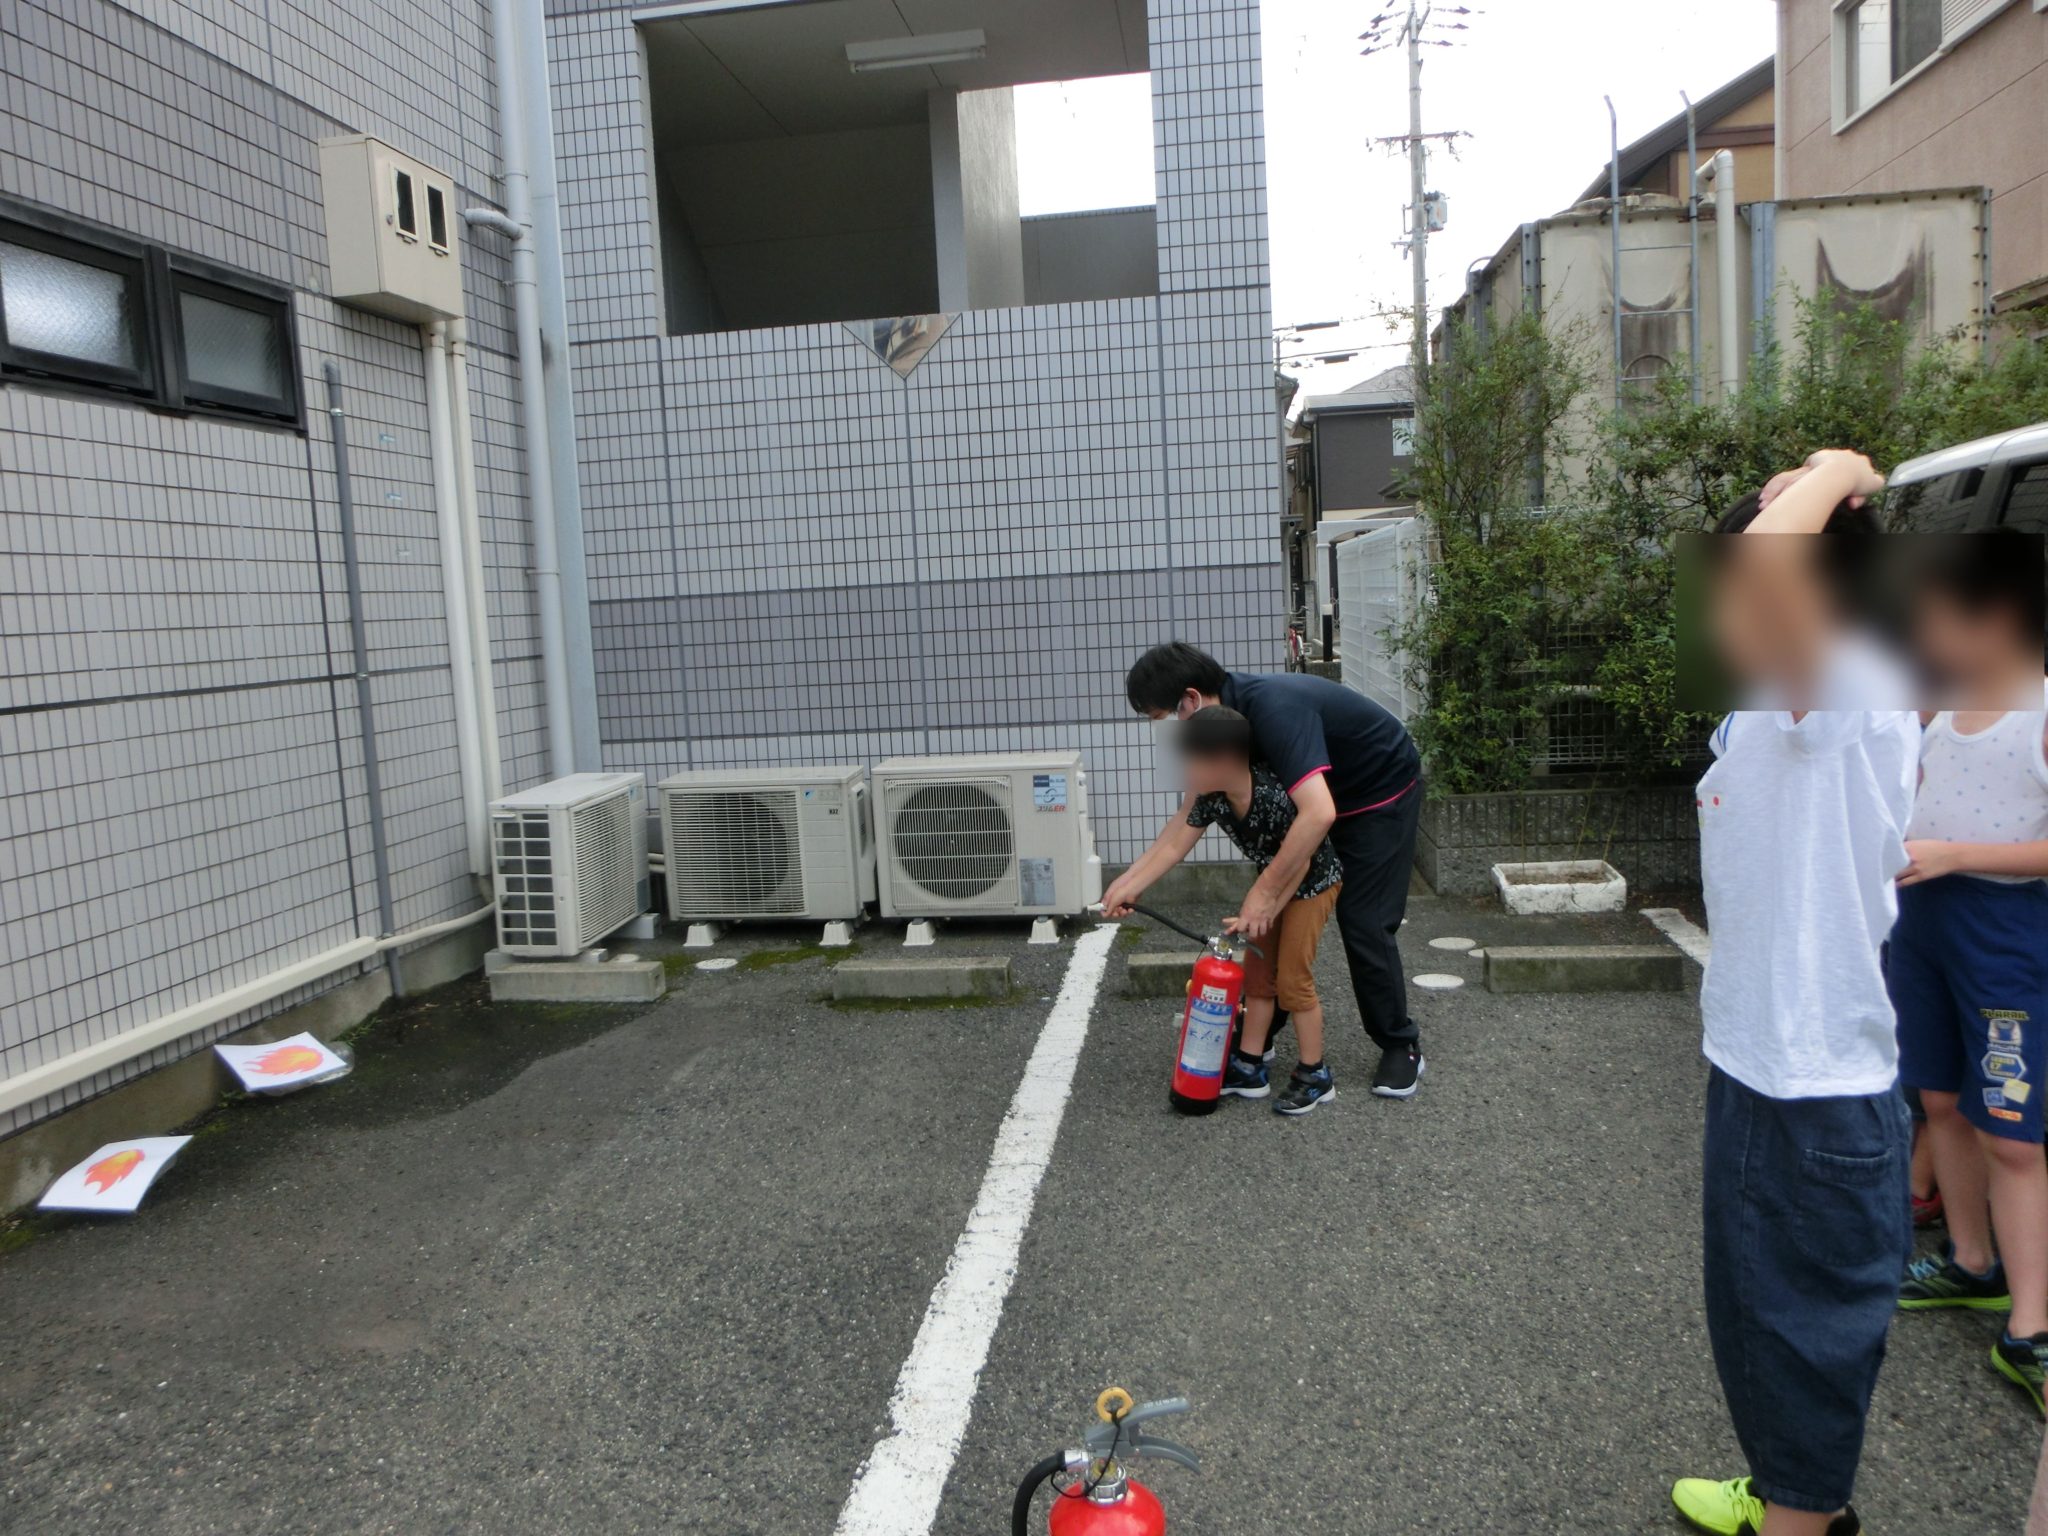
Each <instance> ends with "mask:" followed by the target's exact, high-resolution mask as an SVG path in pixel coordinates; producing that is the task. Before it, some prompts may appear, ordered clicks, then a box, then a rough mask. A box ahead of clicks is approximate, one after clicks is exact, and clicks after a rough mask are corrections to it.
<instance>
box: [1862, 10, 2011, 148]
mask: <svg viewBox="0 0 2048 1536" xmlns="http://www.w3.org/2000/svg"><path fill="white" fill-rule="evenodd" d="M1886 3H1887V5H1888V6H1896V5H1899V4H1902V3H1904V0H1886ZM1929 3H1938V0H1929ZM1864 4H1865V0H1834V10H1833V14H1832V16H1831V17H1830V29H1831V37H1830V42H1829V50H1830V52H1831V53H1832V55H1833V58H1832V69H1833V74H1834V130H1835V132H1836V133H1842V132H1844V131H1846V130H1847V129H1849V128H1851V127H1853V126H1854V125H1855V124H1857V123H1859V122H1861V121H1862V120H1863V119H1864V118H1866V117H1868V116H1869V115H1870V114H1871V113H1873V112H1875V111H1876V110H1877V109H1878V108H1879V107H1881V106H1883V105H1884V104H1885V103H1886V102H1887V101H1889V100H1891V98H1892V96H1893V95H1894V94H1895V93H1896V92H1898V91H1901V90H1904V89H1905V88H1906V87H1907V86H1908V85H1911V84H1912V83H1913V82H1914V81H1915V80H1917V79H1919V78H1920V77H1921V76H1922V75H1923V74H1925V73H1926V72H1927V71H1928V70H1930V69H1932V68H1934V66H1935V65H1937V64H1939V63H1940V62H1941V61H1942V60H1943V59H1945V58H1946V57H1948V53H1949V50H1950V48H1952V47H1953V46H1954V45H1955V43H1956V41H1957V39H1956V38H1954V37H1951V36H1950V35H1949V34H1948V31H1947V29H1946V26H1944V28H1943V30H1942V33H1941V37H1940V41H1938V42H1937V43H1936V44H1935V45H1934V49H1933V51H1932V52H1930V53H1929V54H1928V55H1927V56H1926V57H1925V58H1924V59H1921V60H1920V61H1919V62H1918V63H1916V64H1915V65H1913V67H1912V68H1911V69H1908V70H1906V71H1904V72H1903V73H1900V74H1894V73H1892V71H1893V70H1895V69H1897V68H1898V46H1899V18H1898V13H1897V12H1896V11H1892V12H1889V13H1888V14H1887V16H1886V18H1885V73H1886V75H1887V77H1888V78H1887V80H1886V82H1885V84H1884V85H1883V86H1882V87H1881V88H1879V89H1878V90H1876V91H1875V92H1873V93H1872V94H1871V96H1870V99H1869V100H1868V101H1866V102H1864V103H1863V104H1862V105H1861V106H1858V105H1857V104H1856V102H1855V100H1854V99H1853V97H1852V96H1851V94H1850V85H1851V80H1852V71H1853V70H1854V69H1855V67H1856V51H1857V49H1856V44H1857V38H1856V28H1857V22H1856V13H1857V12H1858V11H1859V10H1861V9H1862V8H1863V6H1864ZM2003 8H2004V7H2003V6H2002V5H2001V6H2000V9H2003Z"/></svg>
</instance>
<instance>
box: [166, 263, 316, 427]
mask: <svg viewBox="0 0 2048 1536" xmlns="http://www.w3.org/2000/svg"><path fill="white" fill-rule="evenodd" d="M171 282H172V285H173V286H174V287H175V288H176V290H177V295H178V313H177V332H178V381H177V382H178V393H179V395H180V397H181V399H182V402H183V403H184V404H185V405H188V406H210V407H213V408H215V409H218V410H228V411H245V412H249V413H251V414H255V415H262V416H279V417H286V418H290V417H295V416H297V414H298V401H297V398H296V396H297V391H296V390H295V389H294V388H293V387H292V369H291V356H292V346H291V329H292V319H291V306H290V304H288V303H287V302H286V301H285V300H283V299H281V298H272V297H268V296H266V295H262V294H256V293H251V292H248V291H247V290H245V289H239V288H234V287H230V286H228V285H227V284H224V283H216V282H210V281H208V280H207V279H205V278H201V277H197V276H194V275H192V274H190V273H187V272H180V271H176V270H173V272H172V274H171Z"/></svg>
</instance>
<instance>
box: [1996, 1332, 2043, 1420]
mask: <svg viewBox="0 0 2048 1536" xmlns="http://www.w3.org/2000/svg"><path fill="white" fill-rule="evenodd" d="M2044 1357H2048V1333H2037V1334H2035V1335H2034V1336H2033V1337H2032V1338H2030V1339H2016V1338H2014V1337H2013V1336H2012V1335H2011V1334H2010V1333H2001V1334H2000V1335H1999V1339H1998V1342H1997V1343H1996V1344H1994V1345H1992V1346H1991V1363H1992V1364H1993V1365H1994V1366H1996V1367H1997V1368H1998V1374H1999V1375H2001V1376H2003V1377H2004V1378H2005V1379H2006V1380H2007V1381H2009V1382H2011V1383H2012V1384H2013V1385H2014V1386H2016V1387H2018V1388H2020V1390H2022V1391H2023V1392H2025V1393H2026V1394H2027V1396H2029V1397H2031V1398H2032V1399H2033V1400H2034V1407H2035V1409H2036V1411H2038V1412H2040V1413H2043V1414H2048V1403H2044V1402H2043V1401H2042V1396H2041V1383H2042V1378H2043V1376H2044V1374H2048V1372H2044V1370H2043V1367H2044V1366H2048V1358H2044Z"/></svg>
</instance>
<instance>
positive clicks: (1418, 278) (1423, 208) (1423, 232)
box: [1359, 0, 1478, 392]
mask: <svg viewBox="0 0 2048 1536" xmlns="http://www.w3.org/2000/svg"><path fill="white" fill-rule="evenodd" d="M1477 14H1478V12H1476V11H1474V10H1473V9H1471V8H1470V7H1469V6H1464V5H1455V6H1440V5H1437V4H1435V3H1434V0H1408V10H1407V13H1406V15H1405V16H1403V15H1401V13H1399V12H1396V11H1382V12H1381V13H1380V14H1379V15H1377V16H1375V17H1373V19H1372V21H1371V23H1370V24H1369V25H1368V28H1367V30H1366V31H1365V32H1363V33H1361V34H1360V35H1359V41H1360V42H1362V43H1364V44H1365V45H1366V46H1365V48H1364V49H1362V50H1361V52H1362V53H1363V55H1364V56H1365V57H1367V58H1370V57H1371V56H1372V55H1373V54H1375V53H1383V52H1386V51H1387V50H1389V49H1391V48H1393V47H1395V46H1397V45H1405V46H1406V48H1407V50H1408V131H1407V133H1405V134H1401V135H1398V136H1396V137H1393V138H1386V139H1382V140H1380V142H1381V143H1382V144H1384V145H1386V146H1387V147H1388V148H1390V149H1391V148H1394V147H1395V146H1397V145H1398V146H1400V147H1402V148H1404V149H1406V150H1407V151H1408V227H1407V230H1406V235H1407V238H1406V239H1405V240H1404V241H1402V242H1401V243H1402V244H1403V245H1405V246H1406V247H1407V250H1408V258H1409V261H1410V263H1411V265H1412V267H1413V269H1414V275H1415V296H1414V301H1413V304H1414V314H1413V316H1412V321H1411V323H1412V326H1413V331H1414V334H1413V335H1412V336H1411V338H1410V355H1411V359H1412V366H1413V368H1414V372H1415V388H1416V390H1417V391H1418V392H1420V390H1421V389H1422V386H1423V383H1424V380H1425V379H1426V378H1427V376H1428V373H1429V234H1430V219H1431V217H1432V212H1433V210H1435V209H1436V208H1438V207H1439V202H1438V199H1437V197H1436V195H1435V194H1434V193H1432V192H1431V191H1430V190H1429V143H1430V140H1432V139H1438V140H1441V141H1443V142H1444V143H1446V144H1448V143H1451V142H1452V141H1454V140H1456V139H1459V138H1461V137H1463V135H1462V134H1459V133H1455V132H1454V133H1424V132H1423V131H1422V50H1423V48H1424V47H1431V48H1449V47H1451V46H1453V44H1452V42H1451V40H1450V39H1448V38H1443V37H1432V36H1429V35H1428V33H1429V29H1430V27H1431V25H1432V23H1433V22H1434V24H1435V25H1436V26H1437V27H1439V28H1441V29H1446V30H1450V31H1455V32H1463V31H1465V30H1467V28H1466V23H1465V22H1464V21H1463V20H1462V18H1463V17H1466V16H1474V15H1477ZM1439 16H1442V17H1447V18H1448V17H1455V18H1460V19H1457V20H1448V21H1439V20H1436V18H1437V17H1439ZM1397 20H1398V21H1399V28H1398V30H1394V29H1392V28H1391V27H1390V23H1393V22H1395V21H1397Z"/></svg>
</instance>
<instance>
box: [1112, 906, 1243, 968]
mask: <svg viewBox="0 0 2048 1536" xmlns="http://www.w3.org/2000/svg"><path fill="white" fill-rule="evenodd" d="M1131 910H1132V911H1133V912H1135V913H1137V914H1138V916H1140V917H1149V918H1151V919H1152V921H1153V922H1155V923H1161V924H1164V925H1165V926H1166V927H1168V928H1171V929H1172V930H1173V931H1174V932H1175V933H1177V934H1179V935H1180V936H1181V937H1182V938H1186V939H1193V940H1194V941H1195V942H1196V943H1197V944H1204V945H1206V944H1208V943H1209V942H1210V941H1209V940H1208V939H1207V938H1204V937H1203V936H1202V935H1201V934H1199V933H1197V932H1195V930H1194V929H1192V928H1183V927H1181V925H1180V924H1179V923H1176V922H1175V921H1174V920H1173V919H1172V918H1170V917H1168V916H1167V915H1166V914H1165V913H1164V912H1155V911H1153V910H1152V909H1151V908H1150V907H1141V906H1139V905H1138V904H1137V903H1136V902H1135V901H1134V902H1132V903H1131ZM1244 947H1245V948H1246V949H1248V950H1250V951H1251V952H1252V953H1253V954H1255V955H1258V956H1260V957H1261V958H1264V956H1265V953H1266V952H1265V951H1264V950H1263V949H1261V948H1259V946H1258V945H1256V944H1254V943H1252V941H1251V940H1250V939H1246V940H1245V942H1244Z"/></svg>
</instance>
